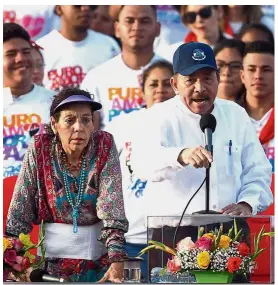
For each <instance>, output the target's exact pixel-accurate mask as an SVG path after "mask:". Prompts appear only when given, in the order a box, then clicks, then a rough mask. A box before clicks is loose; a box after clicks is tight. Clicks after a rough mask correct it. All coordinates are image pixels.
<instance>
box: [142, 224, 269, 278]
mask: <svg viewBox="0 0 278 285" xmlns="http://www.w3.org/2000/svg"><path fill="white" fill-rule="evenodd" d="M241 236H242V229H240V230H238V228H237V224H236V220H235V219H234V225H233V226H232V227H231V228H230V229H229V232H228V233H227V234H225V233H223V225H221V226H220V227H219V229H215V230H214V231H211V232H209V233H204V228H203V227H198V237H197V240H196V242H193V241H192V239H191V237H186V238H184V239H182V240H181V241H179V242H178V243H177V246H176V248H175V249H172V248H169V247H168V246H166V245H164V244H163V243H160V242H156V241H149V246H147V247H146V248H144V249H143V250H141V251H140V253H139V256H140V255H142V254H144V253H145V252H147V251H148V250H151V249H159V250H163V251H166V252H168V253H170V254H171V255H172V259H168V262H167V265H166V267H165V268H164V269H163V270H162V273H161V274H164V273H166V272H171V273H172V274H181V273H184V272H194V273H195V276H196V274H197V273H199V272H203V271H206V272H208V271H210V272H219V273H222V274H223V273H225V274H226V273H227V274H228V275H230V277H232V275H233V274H235V273H236V274H244V275H246V274H247V273H252V271H253V269H254V268H255V266H256V258H257V257H258V255H259V254H261V253H262V252H263V251H264V250H265V249H264V248H259V244H260V241H261V240H262V238H263V237H264V236H271V237H273V236H274V233H273V232H265V229H264V226H263V227H262V228H261V230H260V232H259V234H258V235H257V236H254V252H253V253H251V250H250V247H249V246H248V245H247V244H246V243H245V242H239V239H240V237H241ZM196 277H197V276H196ZM197 282H198V281H197ZM205 283H209V282H208V281H207V280H206V282H205ZM213 283H217V282H215V281H214V282H213ZM221 283H222V282H221Z"/></svg>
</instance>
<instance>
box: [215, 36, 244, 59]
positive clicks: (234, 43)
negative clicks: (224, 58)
mask: <svg viewBox="0 0 278 285" xmlns="http://www.w3.org/2000/svg"><path fill="white" fill-rule="evenodd" d="M244 47H245V43H244V42H242V41H240V40H235V39H224V40H222V41H220V42H218V43H217V44H216V45H215V47H214V49H213V52H214V55H215V56H216V55H217V54H218V53H219V52H220V51H221V50H223V49H224V48H230V49H236V50H237V51H238V52H239V54H240V55H241V56H243V53H244Z"/></svg>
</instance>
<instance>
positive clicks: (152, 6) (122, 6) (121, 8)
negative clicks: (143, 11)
mask: <svg viewBox="0 0 278 285" xmlns="http://www.w3.org/2000/svg"><path fill="white" fill-rule="evenodd" d="M124 6H126V5H121V7H120V9H119V12H118V17H117V21H119V16H120V14H121V12H122V10H123V8H124ZM144 6H150V7H151V8H152V10H153V11H154V14H155V17H157V11H156V6H155V5H144Z"/></svg>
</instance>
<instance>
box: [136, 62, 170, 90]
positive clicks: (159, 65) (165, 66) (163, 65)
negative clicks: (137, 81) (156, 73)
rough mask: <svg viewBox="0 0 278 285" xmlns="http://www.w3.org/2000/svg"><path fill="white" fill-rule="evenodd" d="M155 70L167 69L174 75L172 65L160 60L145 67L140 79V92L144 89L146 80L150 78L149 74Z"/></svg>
mask: <svg viewBox="0 0 278 285" xmlns="http://www.w3.org/2000/svg"><path fill="white" fill-rule="evenodd" d="M155 68H161V69H167V70H168V71H169V72H170V73H171V74H172V75H173V74H174V71H173V65H172V64H171V63H170V62H168V61H165V60H163V61H162V60H161V61H156V62H155V63H153V64H152V65H150V66H149V67H147V68H146V69H145V70H144V72H143V77H142V86H141V88H142V90H143V91H144V89H145V83H146V80H147V78H148V77H149V76H150V73H151V72H152V71H153V70H154V69H155Z"/></svg>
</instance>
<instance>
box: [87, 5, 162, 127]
mask: <svg viewBox="0 0 278 285" xmlns="http://www.w3.org/2000/svg"><path fill="white" fill-rule="evenodd" d="M115 33H116V36H117V37H118V38H120V40H121V42H122V53H121V54H119V55H118V56H116V57H115V58H113V59H111V60H109V61H107V62H105V63H104V64H102V65H101V66H99V67H97V68H95V69H93V70H91V71H90V72H89V73H88V74H87V75H86V77H85V79H84V81H83V83H82V89H85V90H88V91H89V92H90V93H92V94H94V95H95V99H96V100H97V101H99V102H101V104H102V106H103V107H102V110H101V113H99V112H96V113H95V114H97V115H98V116H99V115H100V118H99V117H95V122H96V123H97V121H99V122H100V121H101V122H100V123H99V126H100V127H101V128H103V127H104V126H105V125H106V124H107V123H108V122H110V121H112V120H113V119H114V118H115V117H117V116H119V115H121V114H122V113H129V112H132V111H134V110H139V109H141V108H142V106H143V99H142V94H141V89H140V84H139V83H140V80H141V78H140V77H141V74H142V70H143V69H144V68H145V67H147V66H148V65H150V64H152V63H153V62H155V61H157V60H161V59H162V58H161V57H159V56H157V55H156V54H154V51H153V42H154V39H155V38H156V37H157V36H159V33H160V24H159V23H158V22H157V17H156V9H155V7H154V6H143V5H142V6H135V5H126V6H121V7H120V11H119V15H118V20H117V21H116V23H115Z"/></svg>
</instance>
